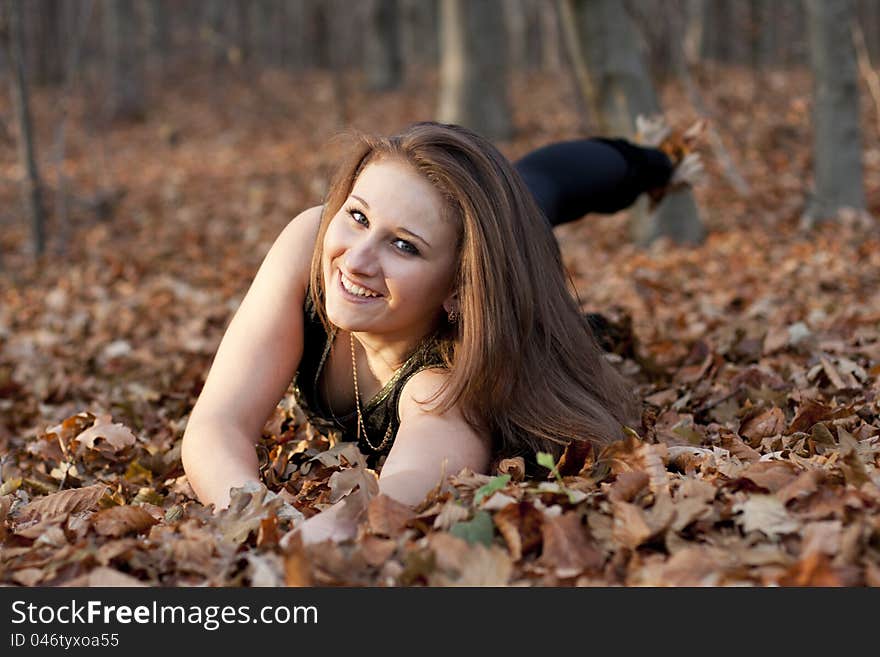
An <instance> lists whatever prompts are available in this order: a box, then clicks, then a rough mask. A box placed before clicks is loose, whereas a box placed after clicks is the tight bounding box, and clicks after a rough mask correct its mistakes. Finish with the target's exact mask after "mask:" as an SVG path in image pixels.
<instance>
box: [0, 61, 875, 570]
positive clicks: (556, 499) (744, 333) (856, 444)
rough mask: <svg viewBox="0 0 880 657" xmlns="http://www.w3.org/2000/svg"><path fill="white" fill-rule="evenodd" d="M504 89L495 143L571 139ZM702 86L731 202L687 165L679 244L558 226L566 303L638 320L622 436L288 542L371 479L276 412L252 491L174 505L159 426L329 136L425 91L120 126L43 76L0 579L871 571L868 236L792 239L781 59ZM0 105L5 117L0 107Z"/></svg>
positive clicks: (255, 88) (539, 99) (322, 162)
mask: <svg viewBox="0 0 880 657" xmlns="http://www.w3.org/2000/svg"><path fill="white" fill-rule="evenodd" d="M722 74H723V75H722ZM514 86H515V95H514V97H515V98H517V99H518V100H517V102H515V103H514V108H515V123H516V126H517V128H518V134H517V136H516V137H515V138H514V139H513V140H511V141H509V142H504V143H501V144H499V146H500V147H501V149H502V151H503V152H504V153H505V154H506V155H508V156H509V157H511V158H515V157H517V156H519V155H522V154H523V153H525V152H526V151H528V150H529V149H530V148H533V147H536V146H538V145H541V144H543V143H546V142H549V141H553V140H555V139H568V138H575V137H579V136H584V134H585V132H584V130H583V129H582V128H581V127H580V123H579V120H578V116H577V113H576V110H575V107H576V105H575V104H574V103H573V102H572V100H571V97H570V94H569V87H568V85H567V82H566V81H565V80H559V79H554V78H552V77H548V76H530V77H522V78H517V80H516V81H515V85H514ZM702 86H703V89H704V93H705V95H706V98H705V101H706V104H707V106H708V108H709V109H710V111H711V112H712V114H711V116H710V117H709V118H710V121H711V122H712V125H713V126H714V127H715V128H716V129H717V130H718V132H719V134H720V135H721V137H722V139H723V141H724V144H725V145H726V147H727V148H728V149H729V151H730V154H731V156H732V158H733V161H734V162H735V163H736V165H737V167H738V168H739V170H740V172H741V173H742V175H743V176H744V178H745V180H746V181H747V182H748V184H749V186H750V193H749V194H748V195H741V194H739V193H737V192H736V190H735V189H734V188H733V187H732V186H731V185H730V184H729V183H728V182H727V180H726V178H725V176H724V175H723V172H722V168H721V166H720V164H719V162H718V159H717V157H716V156H715V154H714V153H713V151H712V150H711V149H708V148H707V149H704V151H703V153H704V159H705V162H706V167H707V175H706V179H705V181H704V182H703V183H702V184H700V185H699V186H698V187H697V188H696V190H695V196H696V199H697V201H698V204H699V206H700V208H701V211H702V214H703V218H704V220H705V222H706V225H707V228H708V229H709V236H708V239H707V240H706V241H705V243H704V244H702V245H700V246H698V247H678V246H675V245H673V244H671V243H669V242H667V241H659V242H656V243H655V244H653V245H652V246H651V247H649V248H640V247H637V246H635V245H633V244H632V243H631V242H630V240H629V239H628V236H627V216H626V215H625V214H623V213H622V214H619V215H614V216H590V217H587V218H585V219H582V220H580V221H578V222H575V223H573V224H569V225H566V226H562V227H559V228H557V229H556V234H557V237H558V240H559V243H560V247H561V249H562V253H563V256H564V261H565V264H566V266H567V268H568V269H569V271H570V272H571V274H572V278H573V281H574V282H575V285H576V287H577V291H578V294H579V297H580V299H581V300H582V302H583V306H584V310H591V311H598V312H602V313H604V314H606V315H609V316H611V317H624V316H629V317H631V318H632V327H633V332H634V336H635V339H636V343H635V348H634V350H631V351H628V352H623V354H622V355H617V356H610V357H611V358H613V359H614V362H615V363H616V364H617V366H618V367H620V369H621V370H622V371H623V372H625V373H626V374H627V375H628V376H630V377H631V378H632V380H633V381H634V382H635V383H636V384H637V386H638V392H639V394H640V396H641V398H642V399H644V400H645V413H644V427H643V429H644V431H643V433H644V436H643V439H637V438H635V437H628V438H626V439H622V440H621V441H620V442H618V443H615V444H613V445H611V446H610V447H608V448H607V449H605V450H603V451H601V452H600V453H598V454H596V453H587V454H583V453H581V454H575V453H569V454H567V455H566V457H565V458H564V460H563V462H561V463H559V464H557V467H556V469H555V470H554V471H553V472H552V473H550V472H549V470H548V477H547V479H546V480H543V481H534V480H527V479H524V478H523V476H522V471H521V467H520V464H518V463H516V462H514V461H507V462H504V463H502V465H501V466H500V471H499V472H493V473H491V474H490V475H476V474H473V473H468V472H462V473H457V475H456V476H453V477H452V478H450V479H449V480H448V481H447V482H445V483H444V484H443V485H440V486H438V488H437V489H436V490H435V491H434V492H433V493H432V494H431V495H430V496H429V497H428V498H426V500H425V501H424V503H423V504H422V505H420V506H418V507H417V508H416V509H415V510H411V509H408V508H405V507H402V506H400V505H398V504H396V503H394V502H393V501H391V500H390V499H388V498H385V497H383V496H376V497H373V498H372V499H371V500H369V502H368V504H369V507H368V513H367V515H366V516H365V518H364V522H363V523H362V524H361V527H360V529H359V532H358V535H357V536H356V537H355V538H354V539H353V540H348V541H344V542H341V543H339V544H334V545H320V546H317V547H316V546H303V545H301V544H300V543H299V542H298V541H296V540H293V539H292V538H291V536H290V534H289V530H290V528H291V527H292V526H293V525H295V524H296V522H297V521H298V519H300V518H302V517H303V516H309V515H312V514H313V513H315V512H316V511H317V510H318V509H320V508H321V507H322V505H325V504H327V503H328V502H330V501H332V500H335V499H337V498H339V497H341V496H343V495H345V494H347V493H349V492H350V491H354V492H353V493H352V494H354V495H360V496H361V497H362V498H363V499H364V501H365V503H367V498H368V497H369V494H370V492H371V491H373V490H374V487H375V476H374V473H372V472H371V471H366V470H364V468H363V467H362V466H360V465H359V463H360V459H359V456H358V454H357V453H353V452H352V451H351V449H350V447H347V446H345V445H337V446H335V447H332V448H330V447H331V444H330V440H329V439H328V437H326V436H322V435H320V434H319V433H317V432H316V431H315V430H314V429H313V428H311V427H310V426H308V424H307V423H306V422H305V421H304V418H303V416H302V413H301V411H299V410H298V409H297V408H296V407H295V405H293V404H292V403H291V399H290V397H289V395H288V396H287V397H285V399H284V400H282V403H280V404H279V406H278V409H277V410H276V412H275V414H274V415H273V417H272V418H270V419H269V421H268V422H267V423H266V426H265V429H264V432H263V436H262V441H261V446H260V450H259V452H260V455H261V460H262V463H263V473H264V475H265V480H266V483H267V485H268V487H269V491H271V492H267V491H266V490H265V489H261V490H259V491H240V492H239V493H238V494H237V495H236V496H235V497H234V499H233V504H232V505H231V507H230V509H229V510H227V511H225V512H223V513H221V514H217V515H213V514H212V513H211V511H210V509H206V508H205V507H203V506H202V505H201V504H199V503H198V502H197V501H195V500H194V499H193V495H192V491H191V489H190V488H189V485H188V484H187V482H186V478H185V476H184V473H183V470H182V468H181V464H180V439H181V436H182V433H183V429H184V428H185V426H186V420H187V416H188V413H189V411H190V410H191V408H192V406H193V404H194V402H195V400H196V398H197V396H198V393H199V391H200V389H201V386H202V384H203V382H204V378H205V376H206V374H207V371H208V368H209V366H210V363H211V359H212V356H213V353H214V351H215V349H216V347H217V345H218V344H219V341H220V338H221V336H222V333H223V330H224V328H225V326H226V323H227V322H228V321H229V319H230V318H231V315H232V313H233V312H234V310H235V308H236V307H237V306H238V304H239V303H240V301H241V299H242V297H243V295H244V293H245V291H246V290H247V286H248V284H249V282H250V280H251V278H252V277H253V275H254V273H255V272H256V270H257V267H258V266H259V264H260V262H261V260H262V257H263V256H264V255H265V253H266V251H267V250H268V248H269V246H270V245H271V243H272V241H273V240H274V238H275V237H276V236H277V235H278V233H279V232H280V230H281V229H282V228H283V226H284V225H285V224H286V223H287V222H288V221H289V220H290V219H291V218H292V217H293V216H295V215H296V214H297V213H298V212H299V211H301V210H302V209H304V208H306V207H309V206H311V205H315V204H318V203H320V200H321V195H322V193H323V189H324V185H325V184H326V179H327V175H328V173H329V171H330V170H331V167H332V164H333V162H334V161H335V158H336V157H337V156H338V155H339V148H340V144H339V143H338V142H336V141H334V140H333V137H334V135H336V134H337V133H338V132H339V131H340V129H341V127H342V126H351V127H355V128H358V129H363V130H370V131H375V132H380V133H384V132H393V131H395V130H397V129H399V128H401V127H402V126H404V125H406V124H407V123H409V122H412V121H415V120H422V119H425V118H429V117H431V116H432V110H433V107H434V98H435V96H434V91H433V81H432V80H431V79H430V77H426V78H423V79H422V80H420V81H418V82H414V83H413V84H412V85H410V86H409V87H408V88H407V89H406V90H405V91H402V92H399V93H391V94H383V95H375V94H368V93H366V92H364V91H362V90H361V89H360V86H359V85H358V84H357V83H356V81H354V80H345V81H343V82H342V83H341V84H334V83H333V81H332V80H331V79H330V78H329V77H326V76H322V75H314V76H308V77H304V78H301V79H298V80H296V81H294V80H292V79H291V78H289V77H287V76H285V75H282V74H278V73H266V74H262V75H254V76H250V78H249V79H248V80H244V79H242V80H238V81H229V80H226V81H218V80H217V79H213V78H211V77H210V76H205V77H192V78H190V79H187V80H185V81H180V82H173V83H170V82H169V83H167V84H165V85H164V89H163V91H162V92H161V93H156V94H154V97H153V99H152V100H151V106H150V110H149V113H148V116H147V117H146V119H145V120H144V121H142V122H139V123H134V124H127V125H120V126H115V127H107V126H105V125H102V122H101V120H100V114H101V109H102V108H101V107H100V106H99V104H98V100H97V99H99V98H100V94H95V93H82V94H81V95H80V96H78V97H74V98H70V99H65V98H63V97H61V96H60V95H59V93H57V92H53V91H48V90H38V91H37V92H36V93H35V95H34V99H33V105H34V113H35V123H36V126H37V131H38V140H37V143H38V149H39V151H38V154H39V159H40V163H41V166H42V169H43V174H44V176H45V178H46V180H47V183H48V185H49V188H50V189H49V193H48V194H47V204H48V207H49V209H50V210H51V213H52V215H51V216H52V219H51V220H50V223H49V255H47V256H44V257H43V258H41V259H40V260H39V261H38V262H34V260H33V258H32V256H31V255H30V236H29V232H28V231H29V228H28V226H27V224H26V221H25V220H24V218H23V214H22V213H21V212H20V210H19V209H18V208H19V207H20V205H19V199H20V195H19V189H18V186H17V182H16V181H17V180H18V179H19V178H20V175H21V169H20V167H19V165H18V162H17V158H16V153H15V148H14V141H13V140H12V138H10V136H9V135H5V136H4V135H3V134H2V132H0V226H2V230H0V295H2V296H0V454H2V468H0V475H2V481H0V546H2V550H0V555H2V556H0V583H2V584H13V585H26V586H33V585H39V586H48V585H52V586H54V585H108V584H115V583H121V584H139V583H142V584H146V585H160V586H182V585H211V586H213V585H233V586H238V585H242V586H250V585H254V586H256V585H284V584H288V585H303V584H306V585H307V584H313V585H368V586H410V585H449V584H512V585H539V586H540V585H545V586H570V585H627V586H638V585H758V586H762V585H763V586H766V585H820V586H822V585H865V584H867V585H875V586H876V585H880V471H878V467H877V466H878V453H880V437H878V436H880V417H878V415H880V406H878V401H877V393H878V375H880V285H878V284H880V231H878V229H877V227H876V226H875V225H873V224H865V223H864V222H861V221H859V220H858V218H856V217H853V216H846V215H844V216H841V217H839V218H838V219H837V220H836V221H834V222H830V223H827V224H824V225H821V226H819V227H818V228H816V229H814V230H811V231H809V232H806V231H803V230H800V229H799V227H798V223H799V218H800V216H801V214H802V212H803V210H804V207H805V204H806V203H807V200H808V196H809V185H810V180H811V170H812V154H811V146H810V145H811V133H810V119H809V116H810V102H811V101H810V98H811V96H810V81H809V78H808V77H807V76H806V75H805V74H804V73H798V72H775V73H772V74H766V75H763V76H761V79H760V80H758V79H755V77H754V76H753V75H752V74H751V73H749V72H745V71H738V70H732V69H725V70H724V71H716V72H715V74H714V75H707V76H705V77H704V79H703V80H702ZM664 104H665V106H666V107H667V116H668V118H669V119H670V121H671V122H672V124H673V125H679V126H683V125H687V124H688V123H689V122H690V121H692V120H693V119H694V118H695V116H696V114H695V112H694V111H693V109H692V107H691V105H690V104H689V103H688V101H687V99H686V98H685V97H684V96H682V95H681V93H680V91H679V90H678V89H677V88H676V87H675V86H674V85H669V86H668V87H667V88H665V89H664ZM863 110H864V111H863V113H862V116H863V123H864V126H865V129H864V135H865V136H866V137H865V157H864V162H865V169H866V170H865V181H866V189H867V191H868V198H869V206H870V209H871V211H872V212H873V213H874V215H875V216H880V141H878V131H877V130H876V128H875V126H876V124H877V117H876V115H875V108H874V107H873V106H872V105H871V104H870V103H869V102H868V101H867V99H866V101H865V104H864V107H863ZM63 112H66V113H67V119H66V122H65V139H64V143H65V153H64V157H63V162H60V160H62V158H60V157H59V149H58V143H59V141H58V139H57V134H58V132H57V129H58V126H59V124H60V121H61V120H62V114H63ZM0 116H2V117H4V122H8V123H10V125H11V121H9V120H8V119H7V118H6V117H9V116H11V113H10V112H9V102H8V98H3V97H0ZM62 176H63V178H62ZM60 185H63V186H64V188H65V189H66V190H67V192H68V195H69V196H71V195H72V196H73V197H74V200H71V201H70V202H69V203H68V204H67V205H68V207H67V210H66V217H67V218H66V220H62V219H60V218H59V217H60V216H61V215H62V214H64V213H62V212H60V210H61V208H60V206H59V198H61V195H60V194H59V193H58V190H59V186H60ZM242 375H243V376H247V373H246V372H243V373H242ZM328 448H330V449H328Z"/></svg>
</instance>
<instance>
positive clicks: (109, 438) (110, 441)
mask: <svg viewBox="0 0 880 657" xmlns="http://www.w3.org/2000/svg"><path fill="white" fill-rule="evenodd" d="M112 419H113V418H112V416H110V415H99V416H98V417H97V418H96V419H95V424H94V425H93V426H92V427H90V428H89V429H86V430H85V431H83V432H82V433H81V434H79V435H78V436H77V437H76V438H74V440H75V441H76V442H78V443H79V444H80V445H82V446H84V447H87V448H89V449H95V443H96V442H97V441H98V440H104V441H106V443H107V445H108V446H109V447H110V448H111V449H112V451H114V452H119V451H122V450H123V449H125V448H126V447H130V446H132V445H134V444H135V442H136V441H137V438H135V435H134V434H133V433H132V432H131V429H129V428H128V427H126V426H125V425H124V424H119V423H115V424H114V423H113V422H112Z"/></svg>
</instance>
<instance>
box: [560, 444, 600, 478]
mask: <svg viewBox="0 0 880 657" xmlns="http://www.w3.org/2000/svg"><path fill="white" fill-rule="evenodd" d="M594 453H595V452H594V449H593V443H592V442H590V441H589V440H572V441H571V442H570V443H568V444H567V445H566V446H565V451H564V452H563V453H562V456H561V457H560V459H559V463H558V464H557V469H558V470H559V474H560V475H561V476H563V477H569V476H574V475H578V474H580V473H581V472H582V471H583V470H584V469H589V468H592V467H593V462H594Z"/></svg>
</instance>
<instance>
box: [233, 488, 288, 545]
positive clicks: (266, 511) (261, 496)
mask: <svg viewBox="0 0 880 657" xmlns="http://www.w3.org/2000/svg"><path fill="white" fill-rule="evenodd" d="M267 498H269V499H267ZM283 504H284V500H283V499H282V498H281V497H280V496H274V495H270V494H269V491H268V489H267V488H266V487H265V486H263V485H262V484H258V483H256V482H247V483H246V484H245V485H244V486H242V487H241V488H233V489H232V490H231V495H230V500H229V506H228V507H227V508H225V509H223V510H222V511H221V512H220V513H219V514H218V515H217V526H218V528H219V529H220V532H221V535H222V537H223V538H224V540H226V541H229V542H232V543H243V542H244V541H246V540H247V538H248V536H249V535H250V533H251V532H255V531H257V530H258V529H259V527H260V523H261V522H262V521H263V518H266V517H268V516H270V515H277V512H278V510H279V509H280V508H281V506H282V505H283Z"/></svg>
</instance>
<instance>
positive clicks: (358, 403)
mask: <svg viewBox="0 0 880 657" xmlns="http://www.w3.org/2000/svg"><path fill="white" fill-rule="evenodd" d="M348 337H349V338H350V342H351V371H352V377H353V378H354V404H355V408H357V417H358V425H357V426H358V428H357V440H358V442H360V440H361V431H363V432H364V440H366V441H367V445H369V446H370V447H371V448H372V449H373V451H376V452H379V451H382V450H383V449H385V447H386V446H387V445H388V441H390V440H391V424H392V423H391V420H389V421H388V430H387V431H385V436H384V437H383V438H382V442H380V443H379V446H378V447H377V446H376V445H374V444H373V443H372V441H371V440H370V437H369V436H368V435H367V428H366V427H365V426H364V416H363V413H362V412H361V396H360V392H358V373H357V361H356V360H355V357H354V333H349V334H348ZM402 370H403V367H401V368H400V369H398V370H397V371H396V372H395V373H394V376H393V377H391V380H392V381H394V380H396V379H397V376H398V375H399V374H400V372H401V371H402Z"/></svg>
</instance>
